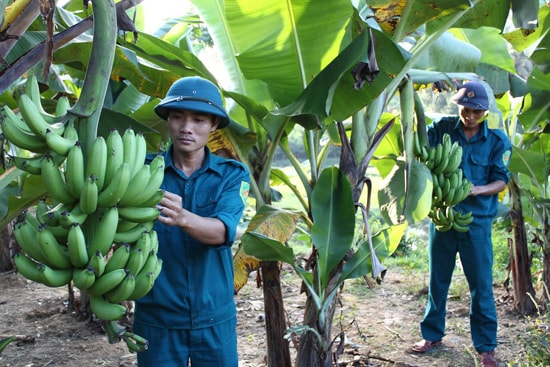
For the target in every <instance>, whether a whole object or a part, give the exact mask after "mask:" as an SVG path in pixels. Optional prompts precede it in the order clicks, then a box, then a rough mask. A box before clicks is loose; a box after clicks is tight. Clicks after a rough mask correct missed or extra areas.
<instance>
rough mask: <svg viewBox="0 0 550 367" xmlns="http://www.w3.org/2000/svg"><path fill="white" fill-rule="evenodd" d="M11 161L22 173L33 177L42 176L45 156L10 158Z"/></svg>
mask: <svg viewBox="0 0 550 367" xmlns="http://www.w3.org/2000/svg"><path fill="white" fill-rule="evenodd" d="M9 159H10V161H11V162H12V163H13V165H14V166H15V167H17V168H19V169H20V170H21V171H25V172H27V173H30V174H31V175H40V173H42V169H41V166H42V159H44V156H43V155H42V154H39V155H35V156H33V157H19V156H16V155H15V156H10V157H9Z"/></svg>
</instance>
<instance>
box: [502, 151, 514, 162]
mask: <svg viewBox="0 0 550 367" xmlns="http://www.w3.org/2000/svg"><path fill="white" fill-rule="evenodd" d="M511 155H512V152H511V151H510V150H509V149H508V150H506V151H505V152H504V153H502V163H504V166H508V163H509V162H510V156H511Z"/></svg>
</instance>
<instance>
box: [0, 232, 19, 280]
mask: <svg viewBox="0 0 550 367" xmlns="http://www.w3.org/2000/svg"><path fill="white" fill-rule="evenodd" d="M12 223H13V222H12ZM12 225H13V224H9V225H7V226H5V227H4V228H2V230H0V271H2V272H4V271H8V270H12V269H13V263H12V262H11V258H12V255H13V253H12V249H14V248H15V246H17V243H16V242H15V240H14V237H13V230H12V229H13V227H12Z"/></svg>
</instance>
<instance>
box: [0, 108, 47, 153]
mask: <svg viewBox="0 0 550 367" xmlns="http://www.w3.org/2000/svg"><path fill="white" fill-rule="evenodd" d="M8 110H9V111H11V109H10V108H9V107H4V113H5V111H8ZM1 127H2V134H3V135H4V136H5V137H6V139H7V140H8V141H9V142H10V143H12V144H14V145H16V146H18V147H19V148H21V149H25V150H28V151H30V152H34V153H45V152H47V151H48V150H49V148H48V145H47V144H46V141H45V140H44V138H42V137H41V136H39V135H36V134H35V133H33V132H32V131H27V130H24V129H22V128H20V127H19V126H17V125H16V124H15V123H13V122H12V120H11V119H8V118H6V117H4V119H3V120H2V122H1Z"/></svg>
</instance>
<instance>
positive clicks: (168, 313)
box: [134, 147, 250, 329]
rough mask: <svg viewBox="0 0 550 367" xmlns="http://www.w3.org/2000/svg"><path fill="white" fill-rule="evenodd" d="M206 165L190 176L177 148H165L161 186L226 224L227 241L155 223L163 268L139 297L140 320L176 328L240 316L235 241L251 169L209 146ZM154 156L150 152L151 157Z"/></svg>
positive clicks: (196, 210)
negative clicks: (209, 241)
mask: <svg viewBox="0 0 550 367" xmlns="http://www.w3.org/2000/svg"><path fill="white" fill-rule="evenodd" d="M205 150H206V156H205V161H204V164H203V166H202V167H201V168H200V169H199V170H197V171H195V172H194V173H193V174H192V175H191V177H187V176H186V175H185V174H184V173H183V172H182V171H181V170H180V169H178V168H176V167H175V166H174V164H173V162H172V147H170V149H169V150H168V151H167V152H165V153H163V154H164V159H165V172H164V181H163V183H162V186H161V188H162V189H164V190H167V191H170V192H173V193H176V194H179V195H180V196H181V197H182V199H183V203H182V206H183V208H184V209H187V210H189V211H190V212H192V213H195V214H197V215H200V216H203V217H209V218H217V219H219V220H221V221H222V222H223V223H224V224H225V228H226V231H227V237H226V240H225V243H223V244H220V245H216V246H211V245H205V244H202V243H200V242H199V241H197V240H195V239H193V238H191V237H190V236H189V235H187V233H186V232H185V231H183V230H181V229H180V228H179V227H177V226H168V225H165V224H162V223H160V222H158V221H157V222H155V225H154V230H156V231H157V233H158V237H159V251H158V257H159V258H160V259H162V260H163V267H162V271H161V273H160V275H159V277H158V278H157V280H156V281H155V284H154V286H153V289H152V290H151V291H150V292H149V293H148V294H147V295H146V296H144V297H143V298H141V299H139V300H137V301H136V312H135V316H134V318H135V321H137V322H140V323H143V324H149V325H153V326H156V327H164V328H171V329H196V328H203V327H209V326H213V325H216V324H219V323H221V322H224V321H227V320H229V319H230V318H232V317H235V316H236V308H235V302H234V298H233V297H234V286H233V274H234V270H233V256H232V251H231V245H232V244H233V242H234V240H235V236H236V231H237V224H238V223H239V221H240V219H241V216H242V213H243V210H244V207H245V203H246V198H247V196H248V190H249V187H250V175H249V172H248V169H247V168H246V167H245V166H244V165H243V164H242V163H240V162H238V161H235V160H231V159H226V158H222V157H218V156H216V155H214V154H211V153H210V151H209V150H208V148H205ZM152 158H153V157H152V156H148V161H150V160H151V159H152Z"/></svg>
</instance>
